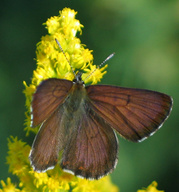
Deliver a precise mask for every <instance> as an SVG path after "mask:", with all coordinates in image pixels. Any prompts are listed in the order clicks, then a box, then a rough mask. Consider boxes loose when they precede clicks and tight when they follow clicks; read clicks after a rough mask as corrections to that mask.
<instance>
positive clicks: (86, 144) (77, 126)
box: [61, 105, 118, 179]
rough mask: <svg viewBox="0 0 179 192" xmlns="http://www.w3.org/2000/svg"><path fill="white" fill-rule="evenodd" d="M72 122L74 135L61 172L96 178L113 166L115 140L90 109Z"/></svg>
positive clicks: (69, 143) (107, 126) (87, 108)
mask: <svg viewBox="0 0 179 192" xmlns="http://www.w3.org/2000/svg"><path fill="white" fill-rule="evenodd" d="M85 106H86V109H85V110H82V111H81V112H80V114H81V115H80V118H79V119H78V120H77V119H75V122H77V123H75V122H73V124H74V129H73V130H74V132H73V133H72V134H71V138H70V139H69V141H68V144H67V146H66V148H65V150H64V153H63V156H62V160H61V167H62V169H64V171H67V172H70V173H72V174H74V175H77V176H81V177H82V178H87V179H99V178H100V177H102V176H104V175H106V174H107V173H109V172H110V171H111V170H113V168H114V167H115V165H116V163H117V148H118V144H117V137H116V135H115V133H114V131H113V130H112V129H111V128H110V126H109V125H108V124H106V123H105V121H104V120H103V119H102V118H101V117H99V116H98V115H97V114H96V113H94V112H93V111H92V110H91V109H90V106H88V105H85Z"/></svg>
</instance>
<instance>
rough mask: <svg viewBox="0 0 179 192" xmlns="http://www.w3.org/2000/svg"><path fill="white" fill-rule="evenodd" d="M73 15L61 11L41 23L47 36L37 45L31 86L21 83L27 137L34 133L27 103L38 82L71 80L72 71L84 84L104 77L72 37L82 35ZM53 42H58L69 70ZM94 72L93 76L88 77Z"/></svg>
mask: <svg viewBox="0 0 179 192" xmlns="http://www.w3.org/2000/svg"><path fill="white" fill-rule="evenodd" d="M75 15H76V12H75V11H74V10H71V9H69V8H64V9H63V10H62V11H60V15H59V16H54V17H51V18H50V19H48V20H47V22H46V23H44V25H45V26H46V28H47V30H48V34H47V35H46V36H43V37H42V38H41V41H40V42H39V43H38V44H37V50H36V55H37V57H36V60H37V69H36V70H34V71H33V77H32V83H31V84H30V85H29V86H27V84H26V82H24V85H25V90H24V93H25V96H26V106H27V112H26V129H25V130H26V131H27V135H28V134H29V131H32V132H35V133H36V132H37V130H38V129H34V128H33V129H32V128H31V127H30V103H31V99H32V95H33V93H34V92H35V90H36V87H37V85H38V84H39V83H40V82H41V81H42V80H45V79H48V78H60V79H68V80H73V79H74V73H73V71H72V70H71V67H72V68H73V70H74V71H75V72H78V71H79V70H80V71H83V75H82V79H83V80H84V81H85V83H92V84H96V83H97V82H99V81H100V80H101V78H102V77H103V75H104V74H105V73H106V71H104V70H105V68H106V67H107V65H105V66H104V67H102V68H97V67H96V65H93V55H92V54H91V52H92V51H90V50H89V49H85V46H84V45H83V44H81V42H80V39H79V38H77V37H76V34H77V32H79V33H82V30H81V28H82V27H83V25H81V24H80V22H79V20H77V19H75ZM55 39H57V40H58V41H59V42H60V45H61V47H62V49H63V51H64V53H65V56H66V57H67V59H68V61H69V63H70V65H71V67H70V65H69V63H68V61H67V59H66V58H65V56H64V54H63V52H62V51H61V50H60V48H59V46H58V45H57V43H56V41H55ZM95 69H96V70H95ZM94 70H95V72H94V73H92V72H93V71H94ZM91 73H92V74H91ZM90 74H91V75H90ZM86 77H88V78H86Z"/></svg>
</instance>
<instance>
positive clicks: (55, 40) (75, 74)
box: [55, 38, 76, 77]
mask: <svg viewBox="0 0 179 192" xmlns="http://www.w3.org/2000/svg"><path fill="white" fill-rule="evenodd" d="M55 41H56V42H57V44H58V46H59V48H60V50H61V51H62V53H63V55H64V56H65V58H66V60H67V62H68V64H69V65H70V67H71V70H72V72H73V74H74V76H75V77H76V74H75V71H74V70H73V68H72V66H71V63H70V61H69V60H68V58H67V56H66V54H65V52H64V51H63V49H62V46H61V45H60V43H59V41H58V40H57V39H56V38H55Z"/></svg>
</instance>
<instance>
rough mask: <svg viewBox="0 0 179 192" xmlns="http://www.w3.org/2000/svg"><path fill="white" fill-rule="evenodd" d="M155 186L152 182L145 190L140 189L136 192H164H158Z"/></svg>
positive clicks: (154, 182)
mask: <svg viewBox="0 0 179 192" xmlns="http://www.w3.org/2000/svg"><path fill="white" fill-rule="evenodd" d="M157 185H158V184H157V182H156V181H153V182H152V183H151V184H150V185H149V186H148V187H147V188H146V189H140V190H137V192H164V191H161V190H158V189H157V188H156V187H157Z"/></svg>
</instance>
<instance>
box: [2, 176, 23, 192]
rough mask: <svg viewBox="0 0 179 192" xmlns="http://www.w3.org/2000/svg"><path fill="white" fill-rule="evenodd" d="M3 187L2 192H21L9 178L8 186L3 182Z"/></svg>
mask: <svg viewBox="0 0 179 192" xmlns="http://www.w3.org/2000/svg"><path fill="white" fill-rule="evenodd" d="M1 185H2V187H3V189H0V192H19V191H20V190H19V189H17V188H16V186H15V185H14V184H12V183H11V179H10V178H9V177H8V178H7V184H5V182H4V181H2V180H1Z"/></svg>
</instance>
